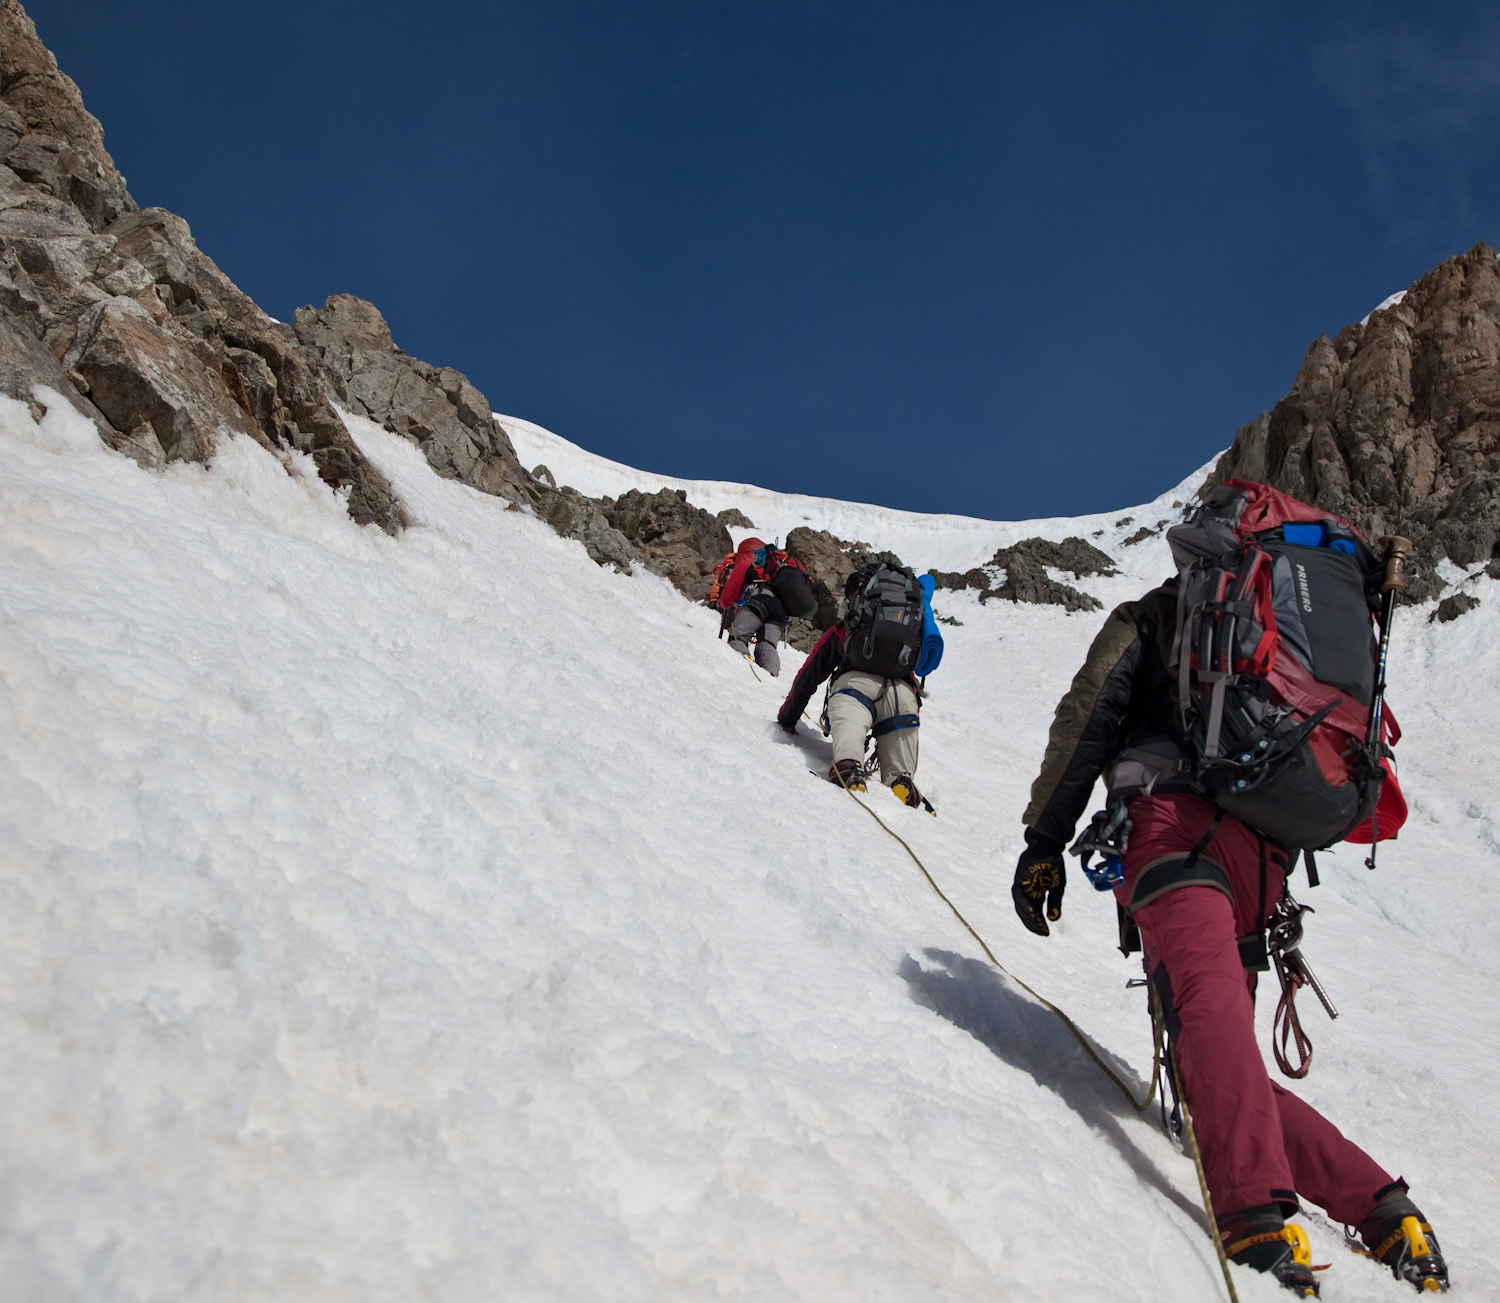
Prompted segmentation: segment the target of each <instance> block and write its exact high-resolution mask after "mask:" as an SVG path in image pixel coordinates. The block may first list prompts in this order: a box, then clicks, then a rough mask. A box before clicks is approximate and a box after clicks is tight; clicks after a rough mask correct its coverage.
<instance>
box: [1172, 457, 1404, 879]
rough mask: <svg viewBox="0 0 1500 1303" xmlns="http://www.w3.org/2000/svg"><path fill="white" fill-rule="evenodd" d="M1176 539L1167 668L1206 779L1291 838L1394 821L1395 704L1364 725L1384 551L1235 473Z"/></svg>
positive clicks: (1265, 825)
mask: <svg viewBox="0 0 1500 1303" xmlns="http://www.w3.org/2000/svg"><path fill="white" fill-rule="evenodd" d="M1167 542H1168V544H1169V545H1170V546H1171V549H1172V556H1173V559H1174V560H1175V561H1176V563H1177V569H1178V576H1179V578H1178V592H1177V633H1176V637H1175V639H1174V641H1173V646H1172V668H1174V669H1175V670H1176V671H1177V674H1178V686H1179V700H1180V705H1181V708H1182V712H1183V722H1184V724H1185V727H1186V733H1187V737H1188V741H1189V745H1190V748H1191V751H1192V753H1193V761H1194V765H1195V774H1196V779H1197V782H1198V784H1199V785H1200V786H1201V787H1202V790H1203V791H1204V792H1205V794H1207V795H1208V796H1209V797H1211V798H1212V799H1213V800H1214V802H1215V803H1216V804H1217V805H1218V806H1219V807H1220V808H1221V809H1222V810H1224V811H1225V812H1226V813H1228V814H1230V815H1233V816H1234V817H1235V818H1237V819H1239V820H1241V821H1242V822H1244V823H1246V824H1248V825H1250V826H1251V827H1252V828H1255V829H1258V830H1259V831H1260V832H1262V833H1264V834H1265V835H1267V836H1268V837H1272V838H1274V839H1275V840H1276V841H1279V842H1281V843H1282V844H1283V845H1285V846H1287V847H1289V848H1293V849H1309V850H1313V849H1319V848H1322V847H1325V846H1330V845H1332V844H1333V843H1334V842H1337V841H1341V840H1343V839H1344V838H1348V837H1351V834H1352V835H1353V838H1354V839H1357V840H1363V841H1369V840H1370V839H1371V836H1372V835H1374V836H1378V837H1379V838H1380V839H1382V840H1383V839H1384V838H1386V837H1393V836H1395V834H1396V830H1397V828H1399V826H1400V821H1399V819H1397V818H1395V817H1394V815H1395V812H1396V809H1397V807H1398V806H1400V807H1402V811H1401V812H1402V814H1403V815H1404V803H1402V802H1401V801H1400V793H1399V789H1396V787H1395V779H1394V777H1393V776H1391V772H1390V765H1389V762H1388V757H1389V756H1390V748H1391V746H1392V745H1393V744H1394V743H1395V742H1396V741H1397V740H1398V739H1399V738H1400V736H1401V731H1400V729H1399V727H1398V726H1397V724H1396V721H1395V719H1394V718H1393V717H1392V715H1391V714H1390V712H1389V710H1384V711H1383V713H1382V718H1381V725H1380V733H1381V736H1380V737H1379V738H1372V737H1370V736H1369V734H1370V720H1371V713H1372V707H1373V704H1374V701H1375V697H1376V690H1377V684H1376V677H1377V661H1378V643H1377V639H1376V636H1375V621H1374V615H1375V613H1377V612H1378V611H1379V610H1380V594H1379V589H1380V582H1381V576H1382V566H1381V562H1380V560H1379V559H1378V558H1377V557H1376V556H1375V554H1374V553H1373V552H1372V551H1371V550H1370V548H1369V546H1368V545H1367V544H1366V543H1365V540H1364V539H1363V538H1362V537H1361V536H1360V533H1359V531H1358V530H1356V529H1355V528H1354V526H1353V525H1351V524H1350V523H1349V522H1348V521H1347V520H1345V519H1344V518H1343V517H1342V516H1336V515H1334V514H1333V513H1331V512H1327V511H1320V510H1318V509H1317V508H1316V507H1309V506H1307V505H1306V504H1305V503H1302V502H1298V501H1297V500H1296V499H1295V498H1292V497H1289V496H1287V495H1286V494H1284V493H1280V492H1278V491H1277V490H1275V489H1272V488H1270V487H1268V486H1267V485H1264V484H1256V483H1252V482H1250V481H1248V480H1229V481H1228V482H1227V483H1225V484H1223V485H1221V486H1220V487H1219V488H1216V489H1214V490H1213V492H1211V493H1210V494H1209V495H1208V497H1207V498H1206V499H1205V500H1204V503H1203V506H1202V507H1201V508H1199V510H1198V511H1197V513H1196V514H1195V515H1194V516H1193V518H1192V520H1191V521H1189V522H1188V523H1187V524H1184V525H1177V526H1175V527H1174V528H1172V529H1169V530H1168V531H1167ZM1382 786H1388V788H1389V789H1390V790H1389V791H1388V793H1387V799H1386V800H1384V801H1381V802H1380V806H1381V810H1380V819H1379V822H1378V827H1373V828H1372V827H1371V826H1370V825H1371V819H1372V816H1373V815H1374V813H1375V810H1376V802H1377V800H1378V799H1379V798H1380V796H1381V791H1382ZM1391 798H1394V800H1392V799H1391ZM1388 811H1390V813H1387V812H1388ZM1361 834H1362V835H1361Z"/></svg>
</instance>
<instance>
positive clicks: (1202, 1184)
mask: <svg viewBox="0 0 1500 1303" xmlns="http://www.w3.org/2000/svg"><path fill="white" fill-rule="evenodd" d="M840 786H843V785H842V784H840ZM844 791H845V792H847V793H848V795H849V799H850V800H851V801H853V802H854V803H855V804H856V805H857V806H859V807H860V809H862V810H863V811H864V812H865V813H866V814H868V815H869V816H870V818H872V819H873V820H875V822H876V823H878V824H879V825H880V826H881V828H883V829H884V830H885V832H886V834H887V835H888V836H890V837H892V838H894V839H895V840H896V841H898V842H900V844H901V848H902V849H903V850H904V851H905V852H906V853H907V854H908V855H910V856H911V860H912V863H913V864H915V865H916V866H917V868H918V869H920V870H921V871H922V876H923V877H924V878H926V879H927V883H928V885H929V886H930V887H931V888H932V889H933V891H935V892H937V894H938V897H939V899H941V900H942V902H943V904H945V905H947V906H948V908H949V909H950V910H952V911H953V917H954V918H956V919H957V920H958V921H959V922H960V923H962V924H963V925H964V929H965V930H966V931H967V932H968V934H969V935H970V936H971V937H973V938H974V940H975V941H977V942H978V943H979V948H980V949H981V950H983V951H984V954H985V958H986V959H988V960H989V961H990V963H992V964H993V965H994V966H995V967H996V968H998V969H999V970H1000V971H1001V972H1002V973H1004V974H1005V975H1006V976H1007V977H1008V978H1010V980H1011V981H1012V982H1014V983H1015V984H1016V985H1017V986H1019V987H1020V988H1021V989H1022V990H1023V991H1025V992H1026V994H1027V995H1029V996H1031V998H1032V999H1033V1000H1035V1001H1036V1002H1037V1003H1038V1004H1040V1005H1041V1006H1042V1007H1043V1008H1044V1009H1048V1010H1050V1011H1051V1012H1052V1013H1054V1014H1056V1015H1057V1016H1058V1018H1059V1019H1061V1020H1062V1023H1063V1026H1065V1027H1066V1028H1067V1029H1068V1030H1069V1031H1070V1032H1072V1033H1073V1037H1074V1039H1075V1040H1077V1042H1078V1043H1079V1044H1080V1045H1081V1046H1083V1048H1084V1050H1085V1052H1086V1053H1087V1054H1088V1056H1089V1058H1091V1059H1093V1061H1094V1062H1095V1063H1096V1064H1098V1065H1099V1070H1100V1071H1101V1072H1103V1073H1104V1075H1105V1076H1106V1077H1108V1078H1109V1079H1110V1080H1111V1081H1112V1082H1114V1084H1115V1086H1116V1088H1117V1089H1118V1090H1119V1092H1120V1093H1121V1094H1122V1095H1124V1096H1125V1098H1126V1099H1128V1100H1129V1101H1130V1106H1131V1107H1132V1108H1133V1109H1135V1111H1136V1112H1137V1113H1144V1112H1145V1111H1146V1109H1147V1108H1148V1107H1149V1106H1150V1104H1151V1100H1152V1098H1153V1097H1154V1096H1155V1095H1156V1091H1157V1087H1158V1086H1159V1084H1160V1082H1161V1066H1162V1058H1163V1055H1162V1018H1161V1015H1160V1011H1159V1010H1158V1009H1157V1008H1156V1001H1155V996H1154V992H1153V998H1152V1002H1151V1005H1152V1007H1151V1032H1152V1051H1151V1085H1150V1086H1149V1087H1147V1089H1146V1098H1145V1099H1143V1100H1140V1101H1137V1100H1136V1098H1135V1096H1134V1095H1133V1094H1132V1093H1131V1090H1130V1087H1129V1086H1127V1085H1126V1084H1125V1083H1124V1082H1123V1081H1122V1080H1121V1079H1120V1077H1119V1075H1118V1074H1117V1073H1116V1072H1115V1071H1114V1069H1112V1068H1111V1067H1110V1066H1109V1064H1107V1063H1105V1062H1104V1060H1103V1059H1101V1058H1100V1057H1099V1054H1098V1052H1097V1051H1096V1050H1095V1049H1094V1047H1093V1046H1092V1045H1090V1044H1089V1042H1088V1038H1087V1037H1086V1036H1084V1034H1083V1032H1082V1031H1080V1030H1079V1028H1078V1024H1077V1023H1075V1022H1074V1021H1073V1020H1072V1019H1071V1018H1070V1017H1068V1015H1067V1014H1066V1013H1064V1012H1063V1011H1062V1010H1061V1009H1059V1008H1058V1007H1057V1006H1056V1005H1055V1004H1053V1003H1052V1001H1051V1000H1049V999H1047V997H1046V996H1044V995H1042V994H1041V993H1040V992H1038V991H1036V990H1034V989H1033V988H1032V987H1031V986H1029V985H1027V984H1026V983H1025V982H1023V981H1022V980H1021V979H1020V978H1019V977H1017V976H1016V975H1015V974H1014V973H1012V972H1011V971H1010V969H1008V968H1006V966H1005V965H1004V964H1002V963H1001V962H1000V961H999V960H998V959H997V958H995V952H994V951H993V950H991V949H990V948H989V946H988V944H986V942H985V939H984V938H983V937H982V936H980V935H979V933H978V932H976V931H975V930H974V926H973V924H971V923H970V922H969V920H968V919H966V918H965V917H964V916H963V914H962V913H961V912H960V911H959V908H958V906H957V905H955V904H954V903H953V902H952V901H951V900H950V899H949V898H948V895H947V893H946V892H944V890H943V889H942V888H941V887H940V886H938V884H937V881H936V879H934V878H933V876H932V874H931V873H929V872H928V871H927V866H926V865H925V864H923V863H922V860H921V858H920V857H919V856H918V855H917V853H916V851H914V850H912V848H911V847H910V846H909V845H908V844H907V842H906V839H905V838H903V837H901V836H900V835H899V834H898V833H896V832H895V831H894V830H893V829H892V828H890V827H889V825H887V823H886V822H885V820H884V819H882V818H881V817H880V816H879V815H878V814H876V813H875V811H874V810H872V809H871V808H870V807H869V806H868V805H866V804H865V802H863V801H861V800H860V799H859V797H858V796H856V795H855V794H854V792H853V791H852V790H851V789H850V788H848V787H845V788H844ZM1171 1070H1172V1075H1173V1083H1174V1085H1175V1088H1176V1092H1177V1102H1178V1103H1179V1104H1180V1105H1181V1106H1182V1126H1183V1135H1184V1138H1185V1139H1186V1142H1187V1150H1188V1153H1189V1154H1190V1155H1191V1156H1192V1159H1193V1167H1194V1168H1195V1169H1196V1171H1197V1173H1198V1190H1199V1193H1200V1194H1201V1195H1202V1196H1203V1211H1204V1214H1205V1215H1206V1217H1207V1219H1208V1234H1209V1237H1210V1238H1211V1239H1212V1240H1213V1242H1214V1249H1215V1251H1216V1252H1217V1253H1218V1256H1219V1269H1220V1270H1221V1271H1222V1272H1223V1273H1224V1287H1225V1289H1227V1290H1228V1291H1229V1299H1230V1303H1239V1295H1238V1294H1237V1293H1236V1292H1235V1288H1234V1280H1233V1279H1232V1278H1231V1276H1230V1272H1229V1259H1228V1257H1227V1256H1226V1255H1225V1253H1224V1241H1223V1240H1221V1239H1220V1238H1219V1230H1218V1222H1217V1221H1216V1220H1215V1218H1214V1205H1213V1200H1212V1199H1211V1198H1210V1197H1209V1193H1208V1174H1207V1173H1206V1172H1205V1171H1204V1170H1203V1155H1202V1153H1201V1152H1200V1151H1199V1149H1198V1137H1197V1133H1196V1132H1195V1131H1194V1130H1193V1117H1192V1114H1191V1113H1190V1112H1189V1111H1188V1104H1187V1094H1186V1092H1185V1091H1184V1090H1183V1088H1182V1082H1181V1080H1180V1078H1179V1077H1178V1075H1177V1073H1176V1071H1175V1064H1174V1065H1171Z"/></svg>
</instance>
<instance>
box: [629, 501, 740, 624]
mask: <svg viewBox="0 0 1500 1303" xmlns="http://www.w3.org/2000/svg"><path fill="white" fill-rule="evenodd" d="M604 514H605V517H606V518H607V519H608V521H609V523H610V524H611V525H613V526H614V527H615V528H616V529H617V530H619V532H620V533H621V534H623V535H624V536H625V538H627V539H628V540H629V541H630V542H631V543H633V544H634V545H635V547H636V548H637V550H638V551H639V553H640V556H641V559H642V561H643V563H644V564H645V566H646V568H647V569H648V570H650V571H652V572H653V573H655V574H659V575H663V576H665V577H666V578H667V579H669V580H671V582H672V585H673V586H674V587H675V588H676V589H677V590H678V591H679V592H680V593H682V594H683V596H685V597H688V598H690V599H691V600H692V601H695V602H701V601H703V600H704V599H705V598H706V597H707V596H708V590H709V586H710V585H711V584H712V582H713V571H714V566H715V565H716V564H717V563H718V561H719V560H720V558H721V557H723V556H724V554H725V553H726V552H728V551H730V550H731V548H732V546H733V544H732V543H731V541H730V538H729V531H728V530H727V529H725V528H724V526H723V524H722V523H720V522H719V521H718V520H717V519H715V518H714V517H713V516H711V515H709V514H708V512H706V511H704V510H703V508H702V507H695V506H693V504H692V503H690V502H689V501H688V500H687V493H686V491H684V490H683V489H659V490H658V491H657V492H656V493H643V492H641V490H639V489H631V490H630V492H628V493H625V494H623V495H621V497H620V498H618V499H617V500H615V501H613V502H609V503H607V504H606V505H605V507H604Z"/></svg>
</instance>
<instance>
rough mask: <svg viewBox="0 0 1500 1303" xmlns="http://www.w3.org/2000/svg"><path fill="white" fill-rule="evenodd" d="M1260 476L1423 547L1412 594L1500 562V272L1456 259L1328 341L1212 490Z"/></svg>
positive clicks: (1417, 596)
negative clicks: (1449, 567)
mask: <svg viewBox="0 0 1500 1303" xmlns="http://www.w3.org/2000/svg"><path fill="white" fill-rule="evenodd" d="M1231 477H1240V478H1244V479H1254V480H1263V481H1265V482H1266V483H1268V484H1272V485H1274V486H1275V487H1276V488H1279V489H1283V490H1285V491H1286V492H1288V493H1291V494H1294V495H1295V496H1297V497H1299V498H1302V499H1303V500H1305V501H1308V502H1312V503H1314V504H1316V505H1317V506H1320V507H1324V508H1327V509H1328V510H1331V511H1336V512H1338V513H1339V514H1341V515H1343V516H1346V517H1348V518H1349V519H1350V520H1352V521H1353V522H1354V524H1355V525H1357V526H1358V527H1359V529H1360V530H1361V531H1363V532H1364V533H1365V535H1366V537H1368V538H1370V539H1372V540H1373V539H1375V538H1378V537H1379V536H1381V535H1383V534H1404V535H1406V536H1407V537H1408V538H1410V539H1411V540H1412V541H1413V543H1414V545H1415V547H1414V552H1413V559H1412V563H1411V565H1410V567H1409V570H1408V575H1409V579H1408V583H1409V587H1408V590H1407V592H1408V596H1409V597H1410V598H1412V599H1414V600H1422V599H1423V598H1426V597H1430V596H1435V595H1437V593H1438V592H1439V591H1441V588H1442V584H1441V582H1440V581H1439V580H1438V579H1437V576H1436V573H1435V568H1436V565H1437V562H1438V561H1439V560H1441V559H1442V558H1443V557H1448V558H1450V559H1451V560H1453V561H1454V562H1456V563H1457V564H1458V565H1460V566H1465V567H1469V566H1476V565H1483V564H1485V563H1487V562H1489V561H1491V559H1492V558H1496V557H1500V264H1497V261H1496V257H1495V252H1494V250H1493V249H1491V248H1489V247H1488V246H1487V245H1482V244H1481V245H1477V246H1476V247H1475V248H1473V249H1471V250H1470V251H1469V252H1468V253H1466V254H1464V255H1463V256H1462V257H1459V258H1450V259H1448V260H1447V261H1446V262H1444V263H1442V264H1440V265H1439V266H1438V267H1436V268H1435V269H1434V270H1433V271H1431V272H1429V273H1428V274H1427V275H1426V276H1424V277H1423V278H1422V279H1421V280H1419V281H1418V282H1417V283H1416V284H1415V285H1413V286H1412V287H1411V288H1410V289H1409V290H1408V291H1407V292H1406V294H1405V296H1404V297H1403V298H1402V299H1401V301H1400V302H1399V303H1396V304H1393V305H1392V306H1390V307H1388V308H1385V309H1382V310H1381V311H1378V312H1375V313H1372V314H1371V316H1370V318H1369V320H1368V321H1367V322H1365V323H1364V324H1360V325H1350V326H1345V327H1344V329H1343V330H1341V331H1340V332H1339V333H1338V336H1337V337H1336V338H1334V339H1332V340H1330V339H1328V338H1327V336H1319V337H1318V338H1317V339H1316V340H1314V341H1313V344H1312V346H1311V347H1310V348H1309V349H1308V352H1307V357H1306V359H1305V360H1304V361H1303V364H1302V369H1301V370H1300V371H1299V372H1298V373H1297V378H1296V380H1295V382H1294V383H1293V385H1292V389H1291V392H1290V393H1289V394H1287V396H1286V397H1285V398H1283V399H1282V400H1281V401H1280V402H1279V403H1277V404H1276V406H1275V407H1274V408H1272V409H1271V411H1270V412H1267V413H1263V414H1262V415H1261V416H1260V417H1259V418H1258V419H1257V420H1255V421H1252V422H1251V423H1250V424H1249V425H1247V426H1245V427H1244V428H1243V429H1241V430H1240V431H1239V432H1238V433H1237V434H1236V435H1235V440H1234V444H1233V446H1232V447H1231V448H1230V449H1229V451H1228V452H1226V453H1225V454H1224V456H1223V457H1222V458H1221V459H1220V461H1219V463H1218V465H1217V466H1216V467H1215V468H1214V473H1213V476H1212V477H1211V479H1210V480H1209V483H1208V485H1206V486H1205V488H1207V487H1211V486H1212V485H1213V484H1217V483H1220V482H1222V481H1223V480H1225V479H1228V478H1231Z"/></svg>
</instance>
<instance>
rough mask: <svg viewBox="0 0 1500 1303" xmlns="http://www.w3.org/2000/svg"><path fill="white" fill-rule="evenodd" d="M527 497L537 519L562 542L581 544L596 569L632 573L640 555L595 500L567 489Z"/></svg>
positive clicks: (537, 491) (540, 491)
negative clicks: (570, 540)
mask: <svg viewBox="0 0 1500 1303" xmlns="http://www.w3.org/2000/svg"><path fill="white" fill-rule="evenodd" d="M528 496H529V497H530V498H531V499H532V500H533V506H534V508H535V510H536V514H537V516H538V517H540V518H541V519H542V520H545V521H546V522H547V524H549V525H551V526H552V528H553V529H555V530H556V531H557V532H558V533H559V534H561V535H562V536H563V537H564V538H574V539H577V540H578V541H579V542H580V543H582V544H583V547H584V551H586V552H587V553H588V554H589V558H590V559H591V560H592V561H593V562H594V563H595V564H596V565H601V566H610V565H612V566H615V567H616V568H617V569H619V570H620V571H622V572H623V573H625V574H627V575H628V574H631V573H633V569H632V567H633V565H634V563H635V562H636V561H638V560H640V553H639V552H637V551H636V549H635V547H634V545H633V544H632V543H631V541H630V540H629V539H628V538H626V537H625V535H623V534H622V533H620V531H619V530H618V529H616V528H615V527H614V526H613V525H611V524H610V523H609V517H608V516H606V515H605V514H604V505H603V503H601V502H600V501H599V500H598V499H597V498H589V497H585V496H584V495H583V494H582V493H580V492H579V491H578V490H577V489H574V488H569V487H568V486H566V485H564V486H563V487H562V488H561V489H543V488H541V487H539V486H538V487H535V488H533V489H532V490H531V491H530V492H529V494H528Z"/></svg>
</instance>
